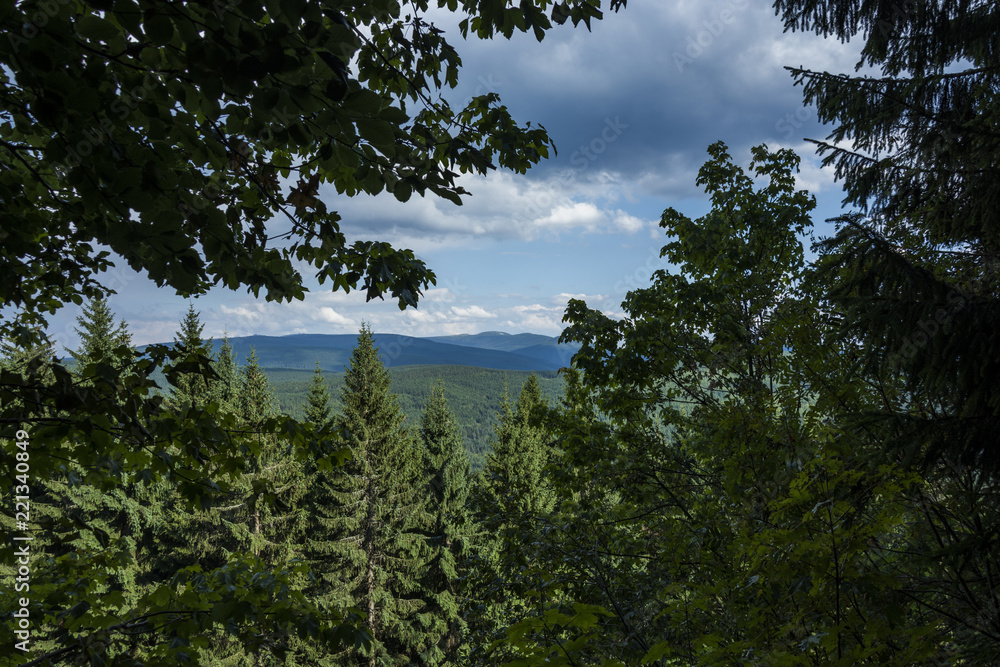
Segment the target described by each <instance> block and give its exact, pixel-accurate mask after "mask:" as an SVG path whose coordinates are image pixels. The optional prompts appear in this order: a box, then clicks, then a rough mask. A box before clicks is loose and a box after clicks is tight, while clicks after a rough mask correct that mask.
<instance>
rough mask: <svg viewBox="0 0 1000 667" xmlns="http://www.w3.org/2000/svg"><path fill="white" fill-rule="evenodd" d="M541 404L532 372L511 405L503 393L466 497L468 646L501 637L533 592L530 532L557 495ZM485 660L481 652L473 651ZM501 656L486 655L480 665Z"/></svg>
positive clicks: (476, 647) (479, 645)
mask: <svg viewBox="0 0 1000 667" xmlns="http://www.w3.org/2000/svg"><path fill="white" fill-rule="evenodd" d="M544 407H545V402H544V400H543V398H542V395H541V388H540V386H539V385H538V379H537V378H536V377H535V376H534V375H531V376H530V377H529V378H528V380H527V381H526V382H525V384H524V386H523V387H522V389H521V392H520V394H519V395H518V398H517V402H516V403H515V404H514V405H511V403H510V401H509V399H508V396H507V394H506V392H505V394H504V397H503V402H502V403H501V406H500V411H499V413H498V419H497V424H496V426H495V427H494V437H493V438H492V439H491V444H492V446H493V452H492V453H491V454H490V455H489V457H488V458H487V460H486V466H485V467H484V468H483V471H482V473H481V474H480V476H479V480H478V484H477V485H476V487H475V488H474V490H473V491H472V493H471V494H470V498H469V504H470V507H471V510H472V514H473V517H474V518H475V520H476V524H477V529H478V537H477V539H476V540H475V545H474V546H473V548H472V554H471V556H470V559H469V560H470V568H471V573H470V580H471V583H470V586H471V592H470V596H469V597H470V605H469V608H468V610H467V615H468V617H469V618H470V623H469V629H470V634H471V636H472V641H471V644H472V648H473V650H481V649H482V647H486V646H489V645H490V644H491V643H492V642H494V641H497V640H503V639H504V638H505V636H506V634H505V630H506V629H507V628H508V627H510V626H511V625H512V624H514V623H515V622H517V621H518V620H520V618H522V617H523V616H524V614H525V613H526V610H527V605H528V604H529V602H528V601H527V598H528V592H529V591H530V590H537V589H538V583H539V582H538V581H537V580H535V579H534V578H533V574H532V573H531V572H529V569H530V566H531V563H532V562H533V561H534V560H535V555H534V554H533V552H532V549H533V547H532V544H533V543H535V542H536V540H535V539H534V537H533V535H535V533H536V532H537V530H538V529H539V526H540V525H541V522H542V520H543V519H544V517H545V516H546V515H547V514H548V513H549V512H551V510H552V507H553V505H554V502H555V493H554V491H553V489H552V485H551V484H550V483H549V480H548V478H547V473H546V470H545V469H546V466H547V465H548V464H549V462H550V461H551V459H552V450H551V447H550V446H549V445H548V444H547V441H546V436H545V431H544V429H543V428H542V427H541V426H539V425H538V424H537V423H536V422H537V419H538V418H539V417H540V416H541V414H540V413H541V410H542V409H543V408H544ZM472 659H474V660H475V661H479V662H482V661H484V658H483V657H482V656H472ZM497 659H499V656H495V655H491V656H489V657H486V658H485V662H487V663H489V662H493V661H495V660H497Z"/></svg>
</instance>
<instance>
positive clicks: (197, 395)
mask: <svg viewBox="0 0 1000 667" xmlns="http://www.w3.org/2000/svg"><path fill="white" fill-rule="evenodd" d="M204 328H205V325H204V324H202V322H201V317H200V313H199V312H198V311H196V310H195V309H194V304H188V310H187V313H185V315H184V318H183V319H182V320H181V325H180V329H179V330H178V331H177V333H176V334H175V336H174V344H175V346H176V347H178V348H180V349H183V350H184V351H185V352H186V353H187V354H188V355H196V356H198V357H203V358H204V359H205V360H206V361H207V362H209V363H210V362H211V360H212V342H211V341H206V340H204V339H203V338H202V336H201V333H202V331H203V330H204ZM213 384H214V383H213V382H211V380H210V379H209V378H208V377H206V376H205V373H204V372H196V371H192V372H185V373H181V374H180V376H179V377H178V378H177V386H176V387H175V388H174V395H173V401H174V403H175V404H176V406H177V407H178V408H180V409H186V408H189V407H191V406H198V407H204V406H205V404H206V403H207V402H208V401H210V400H211V397H212V389H213V387H212V385H213Z"/></svg>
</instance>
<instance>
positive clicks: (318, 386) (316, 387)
mask: <svg viewBox="0 0 1000 667" xmlns="http://www.w3.org/2000/svg"><path fill="white" fill-rule="evenodd" d="M330 415H331V408H330V390H329V389H328V388H327V386H326V380H324V379H323V371H322V370H320V367H319V360H317V361H316V370H315V372H314V373H313V377H312V382H311V383H310V384H309V394H308V395H307V396H306V421H307V422H309V423H310V424H312V425H313V426H315V427H316V428H322V427H323V426H326V425H327V424H328V423H330Z"/></svg>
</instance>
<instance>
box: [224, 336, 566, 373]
mask: <svg viewBox="0 0 1000 667" xmlns="http://www.w3.org/2000/svg"><path fill="white" fill-rule="evenodd" d="M213 342H214V345H215V350H216V351H218V349H219V347H220V346H221V341H219V340H215V341H213ZM229 342H230V343H231V344H232V346H233V350H234V351H235V352H236V357H237V360H238V361H240V362H241V363H242V362H243V361H244V360H245V359H246V357H247V356H248V355H249V354H250V349H251V348H253V349H254V350H255V351H256V353H257V357H258V359H259V363H260V365H261V366H262V367H264V368H272V369H278V368H287V369H301V370H311V369H313V368H315V366H316V362H317V361H319V365H320V368H321V369H323V370H324V371H333V372H339V371H343V370H344V367H345V366H346V365H347V363H348V360H349V359H350V356H351V350H353V349H354V345H355V344H356V343H357V336H356V335H353V334H293V335H289V336H242V337H238V338H231V339H230V341H229ZM375 345H376V346H377V347H378V348H379V354H380V355H381V357H382V362H383V363H384V364H385V365H386V366H387V367H389V368H392V367H398V366H438V365H449V366H476V367H478V368H492V369H496V370H508V371H554V370H559V369H560V368H562V367H564V366H568V365H569V363H570V360H571V359H572V356H573V353H574V352H575V351H576V349H577V348H576V347H575V346H569V345H559V344H558V341H557V339H556V338H553V337H549V336H541V335H538V334H506V333H501V332H487V333H482V334H474V335H466V336H436V337H430V338H417V337H414V336H402V335H399V334H375Z"/></svg>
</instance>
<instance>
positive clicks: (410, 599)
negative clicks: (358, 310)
mask: <svg viewBox="0 0 1000 667" xmlns="http://www.w3.org/2000/svg"><path fill="white" fill-rule="evenodd" d="M341 401H342V403H343V413H342V414H341V415H339V416H338V424H339V425H340V426H341V427H342V428H343V429H345V430H346V431H347V433H348V434H349V444H350V446H351V449H352V451H353V454H354V456H353V460H351V461H350V462H349V463H348V464H347V466H345V468H342V469H338V470H335V471H333V472H326V471H322V472H320V473H319V474H317V475H316V476H315V477H314V479H313V481H312V486H311V488H310V492H309V498H310V501H311V506H310V520H311V525H310V528H309V531H308V534H309V542H308V550H309V551H308V553H309V559H310V561H311V563H312V571H313V572H314V573H315V574H316V575H318V578H319V581H318V584H317V590H315V591H314V592H315V594H316V595H317V596H318V597H319V598H320V599H321V600H322V601H323V602H325V603H327V604H335V605H338V606H348V605H353V606H356V607H358V608H360V609H361V611H362V613H363V615H364V619H365V623H366V626H367V629H368V631H369V632H370V633H371V635H372V637H373V639H374V641H373V644H372V646H371V648H370V649H365V650H364V651H363V655H359V656H356V658H357V659H358V660H359V661H362V662H363V664H367V665H369V666H370V667H375V666H376V665H394V664H406V662H407V660H408V656H410V655H412V654H414V653H415V650H416V647H417V646H418V645H419V641H420V637H419V629H418V628H417V627H416V625H415V623H414V616H415V614H416V612H418V611H419V610H420V608H421V607H422V605H423V603H422V602H421V600H420V585H419V575H420V570H421V569H422V568H421V563H420V553H421V545H422V543H423V540H422V536H421V534H420V532H419V531H420V529H421V528H423V525H422V524H423V522H424V516H423V507H422V505H423V499H422V498H421V497H420V491H421V488H420V486H421V485H420V484H419V482H420V479H419V477H420V472H421V463H422V460H421V459H422V457H421V452H420V449H419V447H418V446H417V444H416V443H415V441H414V439H413V438H412V436H411V435H410V433H409V432H408V430H407V429H406V428H404V426H403V420H404V415H403V413H402V410H401V409H400V407H399V402H398V400H397V399H396V396H395V395H394V394H393V393H392V392H391V391H390V378H389V373H388V371H387V370H386V369H385V366H383V364H382V361H381V360H380V359H379V356H378V352H377V350H376V349H375V346H374V338H373V336H372V332H371V330H370V329H369V328H368V326H367V325H363V326H362V329H361V333H360V335H359V336H358V344H357V346H356V347H355V348H354V351H353V352H352V354H351V360H350V366H349V367H348V369H347V373H346V376H345V380H344V388H343V391H342V394H341Z"/></svg>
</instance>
